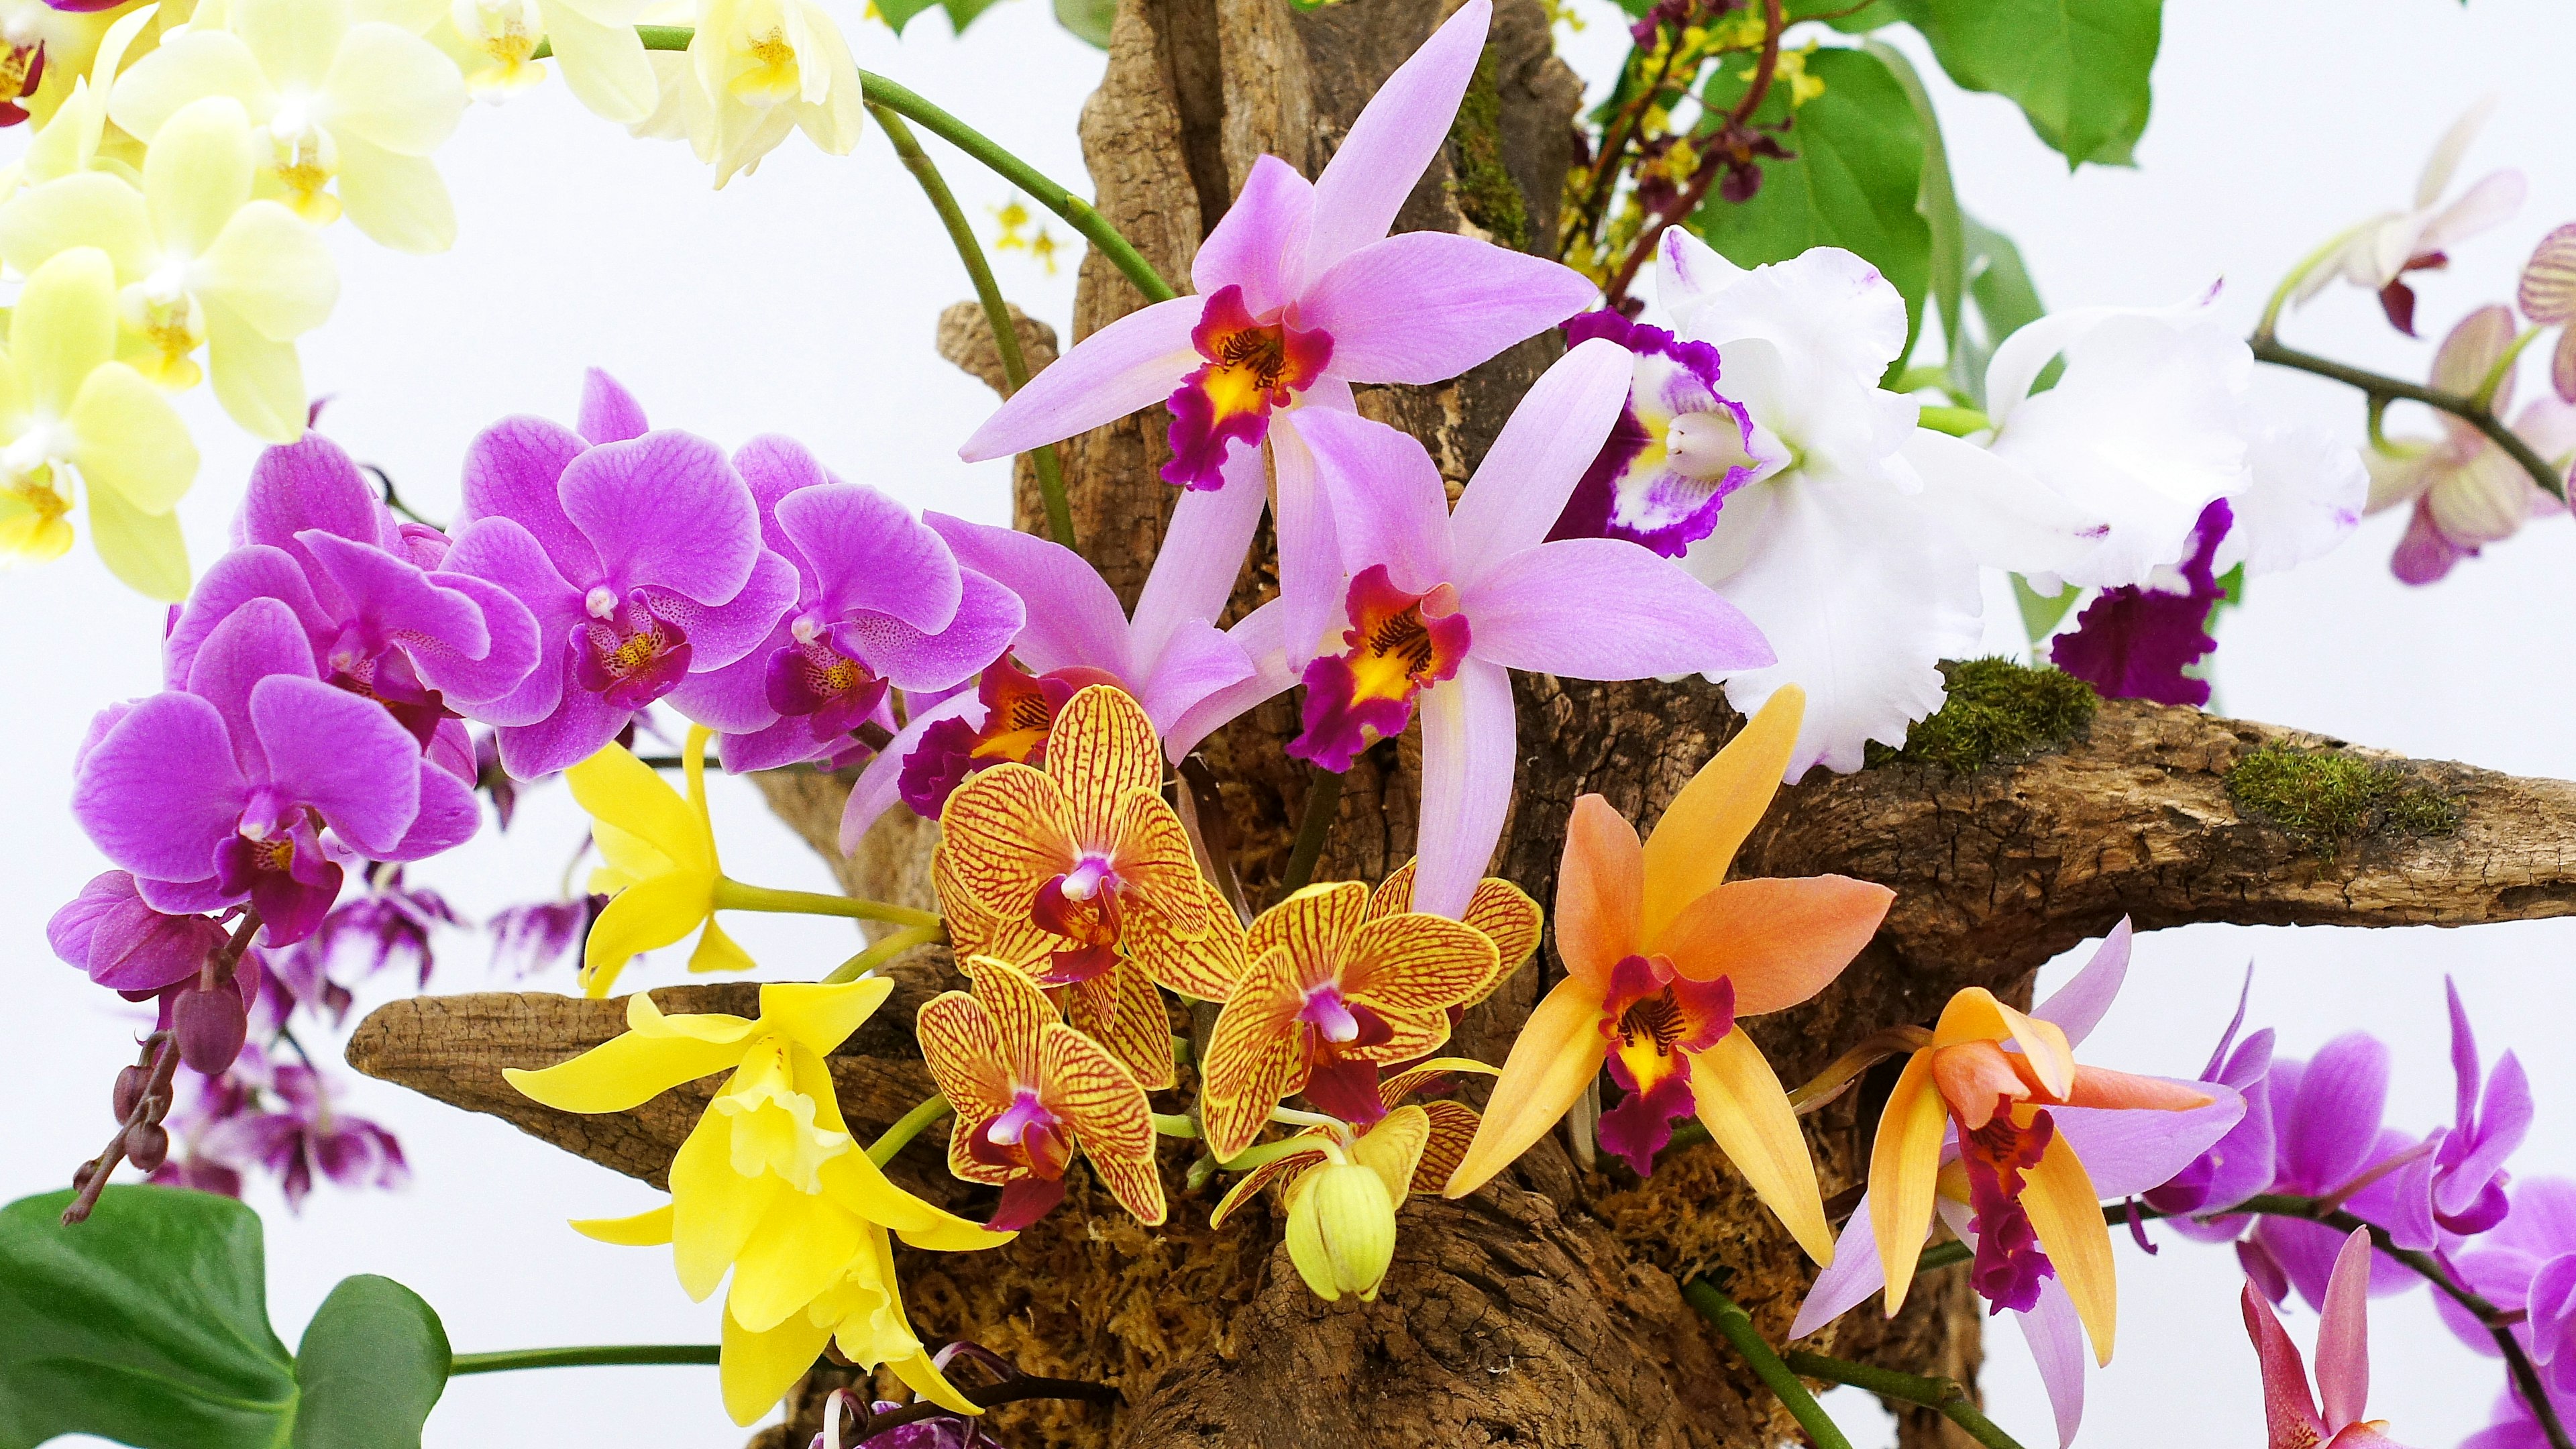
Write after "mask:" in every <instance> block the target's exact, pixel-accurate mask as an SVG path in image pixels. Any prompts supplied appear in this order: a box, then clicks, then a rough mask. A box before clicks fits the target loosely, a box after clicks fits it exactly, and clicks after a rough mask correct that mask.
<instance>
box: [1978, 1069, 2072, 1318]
mask: <svg viewBox="0 0 2576 1449" xmlns="http://www.w3.org/2000/svg"><path fill="white" fill-rule="evenodd" d="M2056 1135H2057V1124H2056V1122H2055V1120H2054V1119H2052V1118H2051V1117H2050V1116H2049V1115H2048V1113H2047V1112H2045V1111H2041V1112H2035V1113H2033V1114H2032V1116H2031V1120H2030V1125H2029V1126H2027V1127H2017V1126H2015V1125H2014V1124H2013V1120H2012V1118H2011V1116H2010V1115H2009V1114H2007V1113H2000V1112H1999V1113H1997V1114H1996V1115H1995V1117H1994V1119H1993V1120H1991V1121H1989V1122H1988V1123H1986V1125H1985V1126H1983V1127H1980V1128H1977V1129H1975V1130H1974V1131H1964V1130H1963V1131H1961V1132H1960V1134H1959V1149H1960V1150H1959V1157H1960V1161H1961V1162H1962V1163H1963V1164H1964V1165H1965V1166H1966V1168H1967V1172H1968V1199H1969V1205H1970V1207H1971V1208H1972V1209H1974V1211H1975V1213H1976V1229H1977V1256H1976V1261H1975V1263H1974V1264H1973V1265H1971V1267H1970V1268H1969V1281H1970V1282H1971V1283H1973V1284H1974V1285H1975V1287H1976V1290H1977V1295H1978V1296H1979V1297H1981V1298H1983V1299H1985V1300H1986V1301H1987V1302H1988V1303H1990V1304H1992V1305H1994V1307H1993V1308H1992V1309H1991V1310H1989V1311H1992V1312H2001V1311H2002V1310H2004V1309H2006V1308H2009V1309H2012V1310H2013V1311H2014V1312H2016V1313H2028V1312H2029V1311H2030V1310H2031V1308H2032V1306H2033V1305H2035V1304H2037V1303H2038V1302H2039V1285H2040V1282H2041V1280H2043V1279H2046V1278H2050V1277H2053V1276H2055V1275H2056V1272H2057V1268H2056V1265H2055V1264H2053V1263H2051V1262H2049V1260H2048V1254H2047V1253H2046V1252H2044V1251H2042V1250H2041V1248H2040V1246H2039V1230H2038V1229H2037V1227H2036V1226H2034V1225H2033V1224H2032V1222H2031V1220H2030V1212H2029V1210H2028V1209H2027V1208H2025V1207H2024V1206H2023V1205H2022V1201H2021V1187H2022V1175H2023V1174H2024V1173H2026V1172H2028V1171H2030V1170H2031V1169H2032V1168H2034V1167H2037V1166H2038V1165H2039V1159H2040V1156H2041V1154H2043V1153H2045V1152H2046V1151H2047V1150H2048V1144H2049V1142H2050V1141H2051V1140H2052V1139H2053V1138H2054V1137H2055V1136H2056Z"/></svg>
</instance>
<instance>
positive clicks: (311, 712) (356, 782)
mask: <svg viewBox="0 0 2576 1449" xmlns="http://www.w3.org/2000/svg"><path fill="white" fill-rule="evenodd" d="M317 675H318V671H316V670H315V668H314V665H313V648H312V645H311V643H310V642H309V641H308V640H307V638H306V635H305V632H304V627H303V625H302V624H301V623H299V622H298V621H297V619H296V617H295V614H294V612H293V611H292V610H290V609H289V608H287V606H286V605H285V604H283V603H280V602H278V601H277V600H275V599H252V600H250V601H248V602H246V603H244V604H243V605H242V606H241V607H240V608H238V609H236V610H234V611H233V612H232V614H231V616H230V617H228V618H226V619H225V620H224V621H223V623H221V624H219V625H217V626H216V627H215V629H214V630H213V632H212V633H210V634H209V635H208V636H207V638H206V640H205V642H204V644H203V645H202V647H200V648H199V649H198V650H197V654H196V658H195V660H194V662H193V663H192V664H191V665H190V667H189V671H188V682H187V688H186V689H184V690H176V689H174V690H167V691H164V692H163V693H160V694H156V695H153V696H152V697H151V698H149V699H145V700H141V701H138V702H136V703H133V704H131V705H122V706H117V707H116V708H115V709H113V710H111V711H110V712H109V714H108V715H107V716H105V717H103V718H102V725H103V726H104V727H103V728H102V729H100V730H99V731H98V732H97V733H96V734H95V735H94V741H95V742H94V743H92V744H91V745H90V746H89V748H88V749H87V750H86V751H85V752H84V753H83V754H82V756H81V758H80V760H79V762H78V764H77V765H76V766H75V770H74V784H73V793H72V809H73V813H74V815H75V816H76V817H77V818H78V819H79V820H80V822H81V826H82V828H83V829H85V830H86V831H88V832H89V836H90V839H91V840H93V841H95V842H96V843H97V844H98V847H99V849H100V851H101V852H103V853H104V854H105V855H106V856H107V858H108V859H109V860H110V861H111V862H113V863H115V864H116V865H118V866H121V867H123V868H124V869H126V870H130V871H132V872H133V873H134V874H135V876H136V878H137V884H138V887H139V889H140V890H141V892H142V895H143V898H144V900H146V901H147V902H149V903H150V904H152V905H153V906H154V907H155V908H156V909H159V910H166V911H181V912H183V911H204V910H212V909H215V908H217V907H221V906H227V905H237V904H240V903H242V902H244V901H248V902H249V903H251V904H252V905H254V906H256V907H257V908H258V910H259V913H260V919H261V926H260V940H261V941H262V942H263V943H264V944H266V945H270V946H286V945H292V944H294V943H295V942H297V941H300V940H302V939H304V938H305V937H306V936H308V935H310V934H311V933H312V931H313V928H314V927H315V926H316V925H318V924H319V923H320V922H321V919H322V915H323V913H324V912H325V911H327V910H329V909H330V907H331V902H332V900H333V899H334V898H335V897H337V896H338V895H339V892H340V880H341V871H340V866H339V864H338V863H337V862H336V861H335V860H334V859H333V858H332V857H331V855H329V854H328V853H326V851H325V848H324V845H323V842H322V839H321V835H320V832H321V831H322V830H324V829H328V830H329V831H330V832H331V833H332V834H333V835H334V836H336V837H337V838H338V839H339V841H340V842H342V843H343V844H344V845H345V846H346V847H347V848H349V849H352V850H355V851H358V852H359V853H361V854H363V855H364V856H365V857H366V858H368V859H370V860H384V861H404V860H419V859H422V858H424V857H427V856H431V855H436V854H438V853H439V852H440V851H443V850H446V849H448V848H450V847H451V846H455V845H459V844H462V843H463V842H464V841H465V840H467V839H468V838H470V837H471V836H472V835H473V834H474V829H475V826H476V825H477V823H478V822H479V819H480V816H479V814H478V812H477V810H476V807H475V803H474V795H473V791H472V790H471V789H470V788H468V787H467V785H466V784H465V782H464V781H462V780H459V779H458V778H457V777H456V776H455V775H453V774H450V773H449V772H448V771H446V770H443V769H441V768H439V767H438V766H437V765H436V764H434V763H432V762H430V761H428V760H425V759H423V758H422V757H421V751H420V745H419V743H418V741H417V740H415V739H414V738H413V736H412V735H411V733H410V732H409V731H407V730H405V729H404V728H403V727H402V726H401V725H400V724H398V723H396V722H395V720H394V718H393V716H392V715H390V714H388V713H386V712H385V710H384V709H383V707H381V706H379V705H378V704H376V703H375V702H374V701H372V700H368V699H363V698H360V697H358V696H356V695H353V694H350V693H348V692H347V691H345V690H340V689H335V688H333V687H331V686H330V685H328V684H325V683H323V682H322V681H321V679H320V678H318V677H317Z"/></svg>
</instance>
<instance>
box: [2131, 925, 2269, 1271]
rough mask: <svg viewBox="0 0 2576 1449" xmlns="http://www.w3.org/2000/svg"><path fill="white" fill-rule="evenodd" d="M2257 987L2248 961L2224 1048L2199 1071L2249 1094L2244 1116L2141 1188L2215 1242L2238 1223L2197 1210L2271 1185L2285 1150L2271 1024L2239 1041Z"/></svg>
mask: <svg viewBox="0 0 2576 1449" xmlns="http://www.w3.org/2000/svg"><path fill="white" fill-rule="evenodd" d="M2253 991H2254V968H2253V967H2252V966H2250V965H2249V966H2247V967H2246V968H2245V985H2244V986H2243V987H2242V988H2240V989H2239V990H2238V992H2237V995H2236V1015H2235V1017H2234V1018H2233V1019H2232V1020H2230V1021H2229V1022H2228V1023H2227V1030H2226V1031H2224V1032H2222V1033H2221V1034H2220V1035H2219V1038H2218V1047H2217V1049H2216V1050H2214V1051H2212V1052H2211V1053H2210V1054H2209V1065H2208V1066H2205V1067H2203V1068H2201V1071H2200V1078H2199V1080H2201V1081H2203V1082H2209V1083H2214V1084H2216V1085H2218V1086H2222V1087H2225V1088H2227V1089H2228V1090H2229V1091H2231V1092H2234V1093H2236V1094H2237V1095H2238V1096H2239V1097H2242V1098H2244V1100H2245V1115H2244V1116H2243V1117H2240V1118H2238V1119H2237V1121H2236V1125H2235V1126H2233V1127H2230V1128H2228V1129H2227V1135H2226V1136H2224V1137H2221V1138H2219V1139H2218V1141H2217V1142H2216V1143H2214V1144H2212V1145H2211V1147H2210V1148H2209V1150H2208V1151H2206V1152H2203V1153H2201V1154H2200V1155H2199V1156H2198V1157H2195V1158H2193V1159H2192V1160H2191V1161H2190V1162H2188V1163H2186V1164H2185V1165H2184V1166H2183V1167H2182V1168H2181V1169H2180V1170H2179V1171H2177V1172H2175V1173H2174V1175H2173V1176H2172V1177H2170V1178H2167V1179H2166V1180H2165V1181H2164V1182H2162V1183H2159V1184H2158V1185H2156V1186H2155V1187H2152V1188H2149V1189H2148V1190H2147V1191H2145V1192H2144V1193H2141V1194H2139V1196H2140V1197H2142V1198H2143V1199H2144V1200H2145V1201H2146V1204H2147V1206H2149V1207H2151V1208H2154V1209H2155V1210H2156V1211H2158V1212H2160V1213H2163V1214H2164V1215H2165V1219H2166V1221H2167V1223H2168V1224H2169V1225H2170V1226H2171V1227H2172V1228H2173V1229H2174V1230H2175V1231H2177V1232H2179V1233H2181V1234H2183V1235H2184V1236H2185V1237H2193V1238H2200V1239H2202V1240H2203V1241H2215V1242H2225V1241H2228V1240H2230V1239H2233V1238H2234V1237H2235V1236H2236V1234H2237V1231H2238V1230H2237V1229H2236V1228H2233V1227H2220V1228H2212V1227H2208V1226H2204V1225H2203V1224H2201V1223H2198V1222H2195V1221H2194V1220H2193V1219H2194V1217H2195V1216H2206V1215H2208V1214H2211V1213H2219V1212H2224V1211H2226V1210H2227V1209H2228V1208H2232V1207H2234V1206H2236V1205H2237V1204H2238V1203H2241V1202H2243V1201H2245V1200H2246V1199H2247V1198H2249V1197H2252V1196H2254V1195H2255V1194H2256V1193H2258V1192H2262V1191H2263V1190H2265V1189H2266V1188H2269V1187H2270V1186H2271V1185H2272V1163H2273V1159H2274V1155H2275V1153H2276V1152H2277V1150H2278V1148H2277V1139H2276V1137H2275V1129H2274V1126H2273V1122H2272V1094H2271V1091H2270V1090H2269V1088H2268V1087H2267V1085H2266V1084H2267V1082H2268V1081H2269V1080H2270V1078H2271V1075H2272V1029H2271V1028H2270V1027H2268V1026H2267V1027H2264V1028H2263V1029H2262V1030H2260V1031H2257V1032H2254V1033H2252V1034H2251V1035H2249V1036H2247V1037H2246V1038H2245V1040H2244V1041H2243V1042H2238V1041H2237V1040H2236V1033H2237V1031H2238V1030H2239V1029H2240V1028H2242V1027H2243V1026H2244V1025H2245V1005H2246V1002H2247V1001H2248V1000H2249V999H2250V998H2251V997H2252V995H2253Z"/></svg>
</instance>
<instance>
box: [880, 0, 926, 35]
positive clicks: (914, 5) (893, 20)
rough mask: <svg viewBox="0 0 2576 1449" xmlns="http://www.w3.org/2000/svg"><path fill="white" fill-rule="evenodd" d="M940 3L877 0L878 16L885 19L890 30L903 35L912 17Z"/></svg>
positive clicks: (918, 0)
mask: <svg viewBox="0 0 2576 1449" xmlns="http://www.w3.org/2000/svg"><path fill="white" fill-rule="evenodd" d="M938 3H939V0H877V14H878V15H880V16H882V17H883V18H884V20H885V23H886V28H887V29H888V30H891V31H893V32H894V33H895V34H897V35H901V34H903V28H904V27H905V26H907V25H910V24H911V23H912V17H914V16H916V15H919V14H920V13H921V12H923V11H924V10H927V9H929V8H930V7H931V6H933V5H936V4H938Z"/></svg>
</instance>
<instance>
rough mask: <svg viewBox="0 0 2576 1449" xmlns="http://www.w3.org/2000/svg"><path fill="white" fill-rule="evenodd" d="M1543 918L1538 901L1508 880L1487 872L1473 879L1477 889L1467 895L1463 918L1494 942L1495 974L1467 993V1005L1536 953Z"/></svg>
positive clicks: (1487, 993)
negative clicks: (1476, 879) (1465, 911)
mask: <svg viewBox="0 0 2576 1449" xmlns="http://www.w3.org/2000/svg"><path fill="white" fill-rule="evenodd" d="M1545 920H1546V916H1545V913H1544V912H1542V911H1540V910H1539V907H1538V902H1536V901H1534V900H1531V899H1530V898H1529V892H1527V891H1524V890H1522V889H1521V888H1520V887H1519V886H1516V885H1514V884H1512V883H1511V882H1510V881H1507V880H1496V879H1494V878H1493V877H1492V876H1487V877H1485V878H1484V879H1483V880H1480V881H1478V882H1476V893H1475V894H1474V895H1473V896H1470V897H1468V899H1467V915H1466V921H1467V924H1468V925H1471V926H1473V927H1475V928H1476V929H1477V930H1479V931H1482V932H1484V933H1485V939H1486V940H1488V941H1491V942H1493V943H1494V974H1493V975H1491V976H1489V977H1487V978H1485V981H1484V984H1482V985H1480V986H1478V987H1477V988H1476V989H1475V990H1474V991H1471V992H1469V993H1468V994H1467V1004H1468V1005H1470V1006H1473V1005H1474V1004H1476V1003H1477V1002H1479V1001H1482V1000H1484V999H1485V998H1486V997H1488V996H1491V995H1493V994H1494V993H1495V992H1496V991H1497V990H1500V989H1501V987H1502V984H1503V983H1504V982H1506V981H1509V980H1510V979H1511V978H1512V973H1513V972H1515V971H1518V970H1520V969H1521V967H1522V966H1524V965H1526V964H1528V962H1529V959H1530V958H1531V957H1532V956H1535V955H1537V954H1538V941H1539V932H1540V929H1541V927H1542V925H1543V924H1544V922H1545Z"/></svg>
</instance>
